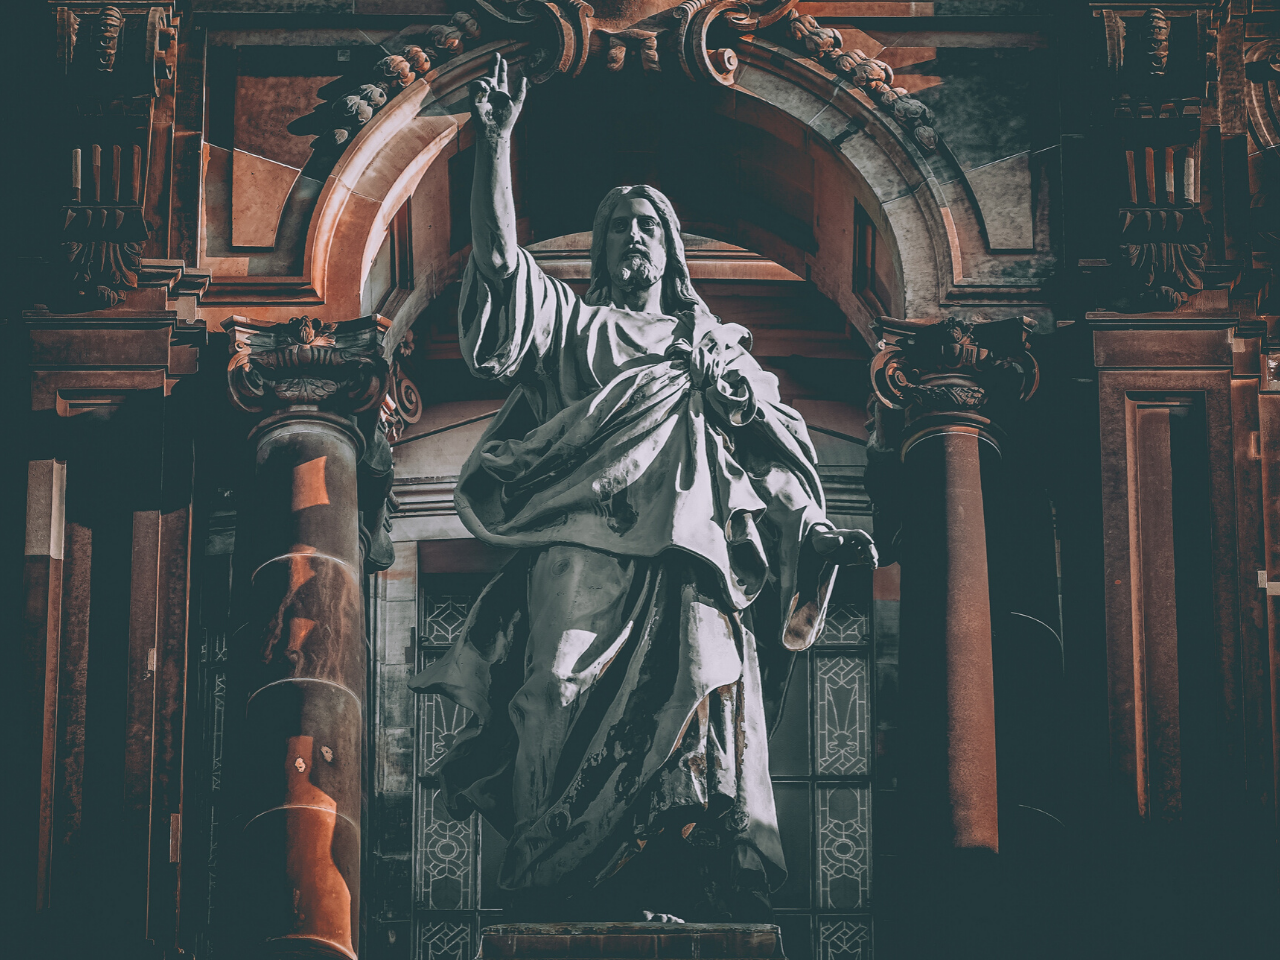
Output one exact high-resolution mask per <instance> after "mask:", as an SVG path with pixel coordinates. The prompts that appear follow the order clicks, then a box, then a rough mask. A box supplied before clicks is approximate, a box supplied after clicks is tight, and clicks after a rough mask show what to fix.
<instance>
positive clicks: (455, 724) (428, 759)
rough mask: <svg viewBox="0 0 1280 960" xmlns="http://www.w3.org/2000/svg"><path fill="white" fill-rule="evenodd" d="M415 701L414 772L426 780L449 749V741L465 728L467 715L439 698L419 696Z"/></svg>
mask: <svg viewBox="0 0 1280 960" xmlns="http://www.w3.org/2000/svg"><path fill="white" fill-rule="evenodd" d="M417 700H418V751H419V755H418V763H419V767H418V770H419V772H421V773H425V774H427V775H428V776H429V775H430V774H431V773H432V767H433V766H434V765H435V763H436V761H437V760H439V759H440V758H441V757H443V756H444V755H445V753H446V752H447V751H448V749H449V748H450V747H451V746H453V741H454V740H455V739H457V737H458V734H460V733H461V732H462V730H463V728H464V727H466V725H467V721H468V720H470V719H471V711H470V710H468V709H467V708H466V707H460V706H458V705H457V704H456V703H454V702H453V701H452V700H449V699H447V698H445V697H442V696H440V695H439V694H431V695H430V696H425V697H423V696H420V697H418V698H417Z"/></svg>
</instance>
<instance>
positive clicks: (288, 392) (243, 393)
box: [222, 314, 390, 415]
mask: <svg viewBox="0 0 1280 960" xmlns="http://www.w3.org/2000/svg"><path fill="white" fill-rule="evenodd" d="M381 319H382V318H380V317H378V316H377V315H376V314H375V315H373V316H368V317H361V318H360V319H358V320H347V321H343V322H340V323H324V322H322V321H320V320H318V319H316V318H314V317H293V318H292V319H291V320H289V322H288V323H258V322H256V321H253V320H249V319H247V318H245V317H228V318H227V319H226V320H225V321H224V322H223V324H222V328H223V329H224V330H226V331H227V333H229V334H230V335H231V353H232V356H231V364H230V366H229V367H228V368H227V386H228V390H229V392H230V394H231V401H232V403H234V404H235V405H236V406H237V407H239V408H240V409H241V410H245V411H247V412H249V413H262V412H265V411H271V410H280V409H284V408H286V407H293V406H309V407H315V408H318V409H321V410H328V411H332V412H334V413H339V414H348V415H349V414H355V413H363V412H364V411H366V410H370V409H372V408H373V407H376V406H378V405H379V404H380V403H381V402H382V398H383V397H384V396H385V395H386V392H387V386H388V384H389V382H390V371H389V370H388V367H387V361H386V360H385V359H384V358H383V356H382V335H383V329H382V326H381V325H380V324H379V320H381Z"/></svg>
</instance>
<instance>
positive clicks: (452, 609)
mask: <svg viewBox="0 0 1280 960" xmlns="http://www.w3.org/2000/svg"><path fill="white" fill-rule="evenodd" d="M423 600H424V601H425V610H424V611H423V617H422V642H423V643H425V644H429V645H430V646H433V647H449V646H452V645H453V641H455V640H457V639H458V637H459V635H461V633H462V626H463V624H465V623H466V622H467V614H468V613H470V612H471V604H472V603H473V602H474V601H475V597H456V596H454V597H451V596H439V595H437V596H433V597H432V596H428V597H424V598H423Z"/></svg>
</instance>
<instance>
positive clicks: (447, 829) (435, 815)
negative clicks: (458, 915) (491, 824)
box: [414, 788, 476, 960]
mask: <svg viewBox="0 0 1280 960" xmlns="http://www.w3.org/2000/svg"><path fill="white" fill-rule="evenodd" d="M475 823H476V818H475V817H474V816H472V817H469V818H468V819H466V820H463V821H457V820H453V819H450V817H449V814H448V813H447V812H446V811H445V809H444V797H442V796H441V795H440V791H439V790H427V789H422V788H420V793H419V797H418V825H417V841H418V842H417V843H416V844H414V852H415V856H416V857H417V859H418V863H417V864H415V869H414V874H415V875H416V878H417V884H418V889H417V890H415V891H414V893H415V896H416V899H417V900H418V903H419V904H420V905H421V906H422V907H425V908H426V909H428V910H471V909H474V908H475V905H476V883H475V876H476V870H475V863H476V858H475ZM468 960H470V958H468Z"/></svg>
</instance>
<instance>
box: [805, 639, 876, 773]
mask: <svg viewBox="0 0 1280 960" xmlns="http://www.w3.org/2000/svg"><path fill="white" fill-rule="evenodd" d="M814 664H815V666H816V667H817V672H816V673H817V689H816V690H815V691H814V706H815V708H816V710H817V714H818V716H817V727H816V730H815V731H814V732H815V734H816V738H815V747H816V752H817V762H818V773H819V774H825V775H835V776H841V777H848V776H866V775H867V772H868V770H869V769H870V764H869V758H868V741H869V734H870V730H869V728H870V726H871V720H870V714H871V704H870V702H869V700H868V697H867V661H866V660H865V659H864V658H863V657H850V656H820V657H815V658H814Z"/></svg>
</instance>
